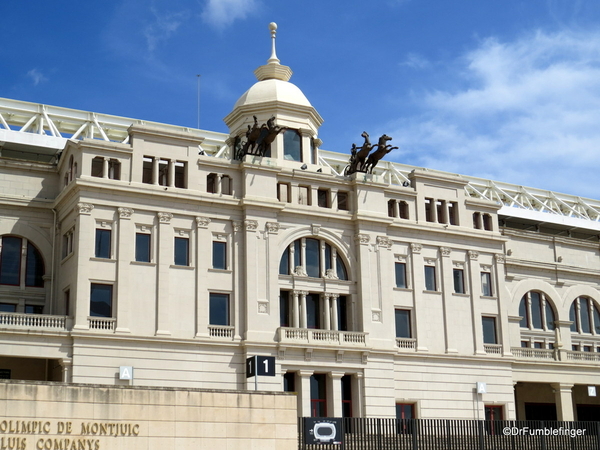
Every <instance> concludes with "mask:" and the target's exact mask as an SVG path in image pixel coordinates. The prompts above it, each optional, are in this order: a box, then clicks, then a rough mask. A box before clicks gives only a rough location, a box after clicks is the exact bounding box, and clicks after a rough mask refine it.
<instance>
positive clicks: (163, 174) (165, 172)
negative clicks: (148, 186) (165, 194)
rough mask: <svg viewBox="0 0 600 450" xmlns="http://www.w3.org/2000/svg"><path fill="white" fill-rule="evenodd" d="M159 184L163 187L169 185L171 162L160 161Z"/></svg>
mask: <svg viewBox="0 0 600 450" xmlns="http://www.w3.org/2000/svg"><path fill="white" fill-rule="evenodd" d="M158 184H160V185H161V186H168V185H169V160H167V159H159V160H158Z"/></svg>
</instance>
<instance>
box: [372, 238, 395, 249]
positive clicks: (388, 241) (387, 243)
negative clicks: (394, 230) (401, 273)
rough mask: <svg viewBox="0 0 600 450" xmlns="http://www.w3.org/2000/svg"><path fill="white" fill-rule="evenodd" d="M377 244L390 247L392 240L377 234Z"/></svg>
mask: <svg viewBox="0 0 600 450" xmlns="http://www.w3.org/2000/svg"><path fill="white" fill-rule="evenodd" d="M376 241H377V245H378V246H379V247H384V248H392V240H391V239H390V238H389V237H387V236H377V238H376Z"/></svg>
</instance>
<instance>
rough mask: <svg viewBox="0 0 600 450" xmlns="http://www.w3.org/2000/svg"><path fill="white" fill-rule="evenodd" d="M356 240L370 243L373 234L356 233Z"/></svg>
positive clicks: (361, 242) (360, 242)
mask: <svg viewBox="0 0 600 450" xmlns="http://www.w3.org/2000/svg"><path fill="white" fill-rule="evenodd" d="M356 240H357V241H358V243H359V244H368V243H369V241H370V240H371V236H369V235H368V234H363V233H359V234H357V235H356Z"/></svg>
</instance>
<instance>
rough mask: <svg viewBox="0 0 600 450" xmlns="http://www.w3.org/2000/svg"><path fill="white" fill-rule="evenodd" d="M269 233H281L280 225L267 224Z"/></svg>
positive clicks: (274, 223) (275, 223)
mask: <svg viewBox="0 0 600 450" xmlns="http://www.w3.org/2000/svg"><path fill="white" fill-rule="evenodd" d="M266 227H267V232H269V233H271V234H277V233H278V232H279V224H278V223H277V222H267V224H266Z"/></svg>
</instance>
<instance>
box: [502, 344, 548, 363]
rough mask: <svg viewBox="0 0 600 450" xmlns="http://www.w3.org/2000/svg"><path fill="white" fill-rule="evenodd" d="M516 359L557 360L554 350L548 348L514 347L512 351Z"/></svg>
mask: <svg viewBox="0 0 600 450" xmlns="http://www.w3.org/2000/svg"><path fill="white" fill-rule="evenodd" d="M510 351H511V352H512V354H513V355H514V356H515V358H527V359H546V360H548V359H556V355H555V354H554V350H550V349H546V348H527V347H513V348H511V349H510Z"/></svg>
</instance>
